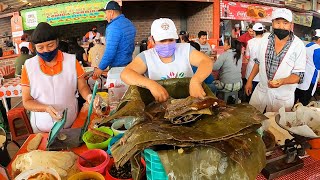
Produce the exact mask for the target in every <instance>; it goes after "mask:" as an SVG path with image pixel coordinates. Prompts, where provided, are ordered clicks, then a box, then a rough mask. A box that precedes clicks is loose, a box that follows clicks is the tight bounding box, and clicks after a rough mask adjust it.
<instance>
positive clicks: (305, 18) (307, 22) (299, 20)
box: [293, 13, 313, 27]
mask: <svg viewBox="0 0 320 180" xmlns="http://www.w3.org/2000/svg"><path fill="white" fill-rule="evenodd" d="M312 19H313V16H312V14H307V13H303V14H294V16H293V22H294V23H295V24H299V25H302V26H307V27H311V25H312Z"/></svg>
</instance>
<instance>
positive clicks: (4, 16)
mask: <svg viewBox="0 0 320 180" xmlns="http://www.w3.org/2000/svg"><path fill="white" fill-rule="evenodd" d="M12 16H13V12H11V13H6V14H1V15H0V19H1V18H6V17H12Z"/></svg>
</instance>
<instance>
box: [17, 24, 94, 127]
mask: <svg viewBox="0 0 320 180" xmlns="http://www.w3.org/2000/svg"><path fill="white" fill-rule="evenodd" d="M32 43H33V44H34V45H35V48H36V53H37V55H36V56H35V57H33V58H30V59H28V60H26V62H25V64H24V68H23V69H22V73H21V86H22V101H23V106H24V108H26V109H27V110H30V111H31V117H30V124H31V127H32V130H33V132H34V133H38V132H49V131H50V129H51V128H52V126H53V124H54V122H55V121H58V120H60V119H61V118H62V111H63V110H64V109H66V108H67V109H68V113H67V120H66V124H65V127H64V128H70V127H71V125H72V124H73V122H74V120H75V119H76V117H77V115H78V108H77V107H78V102H77V97H76V92H77V91H78V92H79V93H80V94H81V96H82V97H84V98H85V99H87V101H88V102H89V101H90V100H91V95H90V94H91V92H90V89H89V87H88V85H87V83H86V80H85V79H84V76H83V75H84V70H83V69H82V67H81V65H80V64H79V62H78V61H77V60H76V57H75V55H71V54H67V53H63V52H61V51H60V50H58V35H57V31H56V30H55V28H54V27H52V26H50V25H49V24H48V23H44V22H41V23H39V24H38V26H37V27H36V29H35V30H34V31H33V34H32ZM86 97H87V98H86Z"/></svg>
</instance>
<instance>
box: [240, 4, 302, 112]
mask: <svg viewBox="0 0 320 180" xmlns="http://www.w3.org/2000/svg"><path fill="white" fill-rule="evenodd" d="M292 21H293V18H292V12H291V11H290V10H288V9H285V8H278V9H276V10H274V11H273V12H272V28H273V32H272V33H271V34H270V35H267V34H266V35H265V36H264V37H263V38H262V39H261V44H260V45H259V46H260V51H259V53H258V55H257V58H256V59H255V63H256V64H255V65H254V67H253V69H252V72H251V74H250V76H249V78H248V81H247V84H246V86H245V91H246V94H247V95H249V94H251V93H252V80H253V78H254V77H255V76H256V74H257V73H258V72H259V78H260V82H259V84H258V85H257V87H256V89H255V90H254V92H253V93H252V96H251V99H250V102H249V104H251V105H252V106H254V107H255V108H256V109H258V110H259V111H260V112H277V111H278V110H279V109H280V108H281V107H285V109H286V111H290V110H291V108H292V106H293V104H294V92H295V89H296V88H297V86H298V84H301V83H302V82H303V77H304V72H305V67H306V49H305V47H304V44H303V42H302V41H301V40H300V39H299V38H298V37H297V36H295V35H294V34H293V32H292V29H293V22H292Z"/></svg>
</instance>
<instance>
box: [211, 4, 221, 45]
mask: <svg viewBox="0 0 320 180" xmlns="http://www.w3.org/2000/svg"><path fill="white" fill-rule="evenodd" d="M219 31H220V0H214V3H213V31H212V34H213V36H212V37H213V39H214V40H215V42H214V44H215V45H216V46H219V36H220V32H219Z"/></svg>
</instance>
